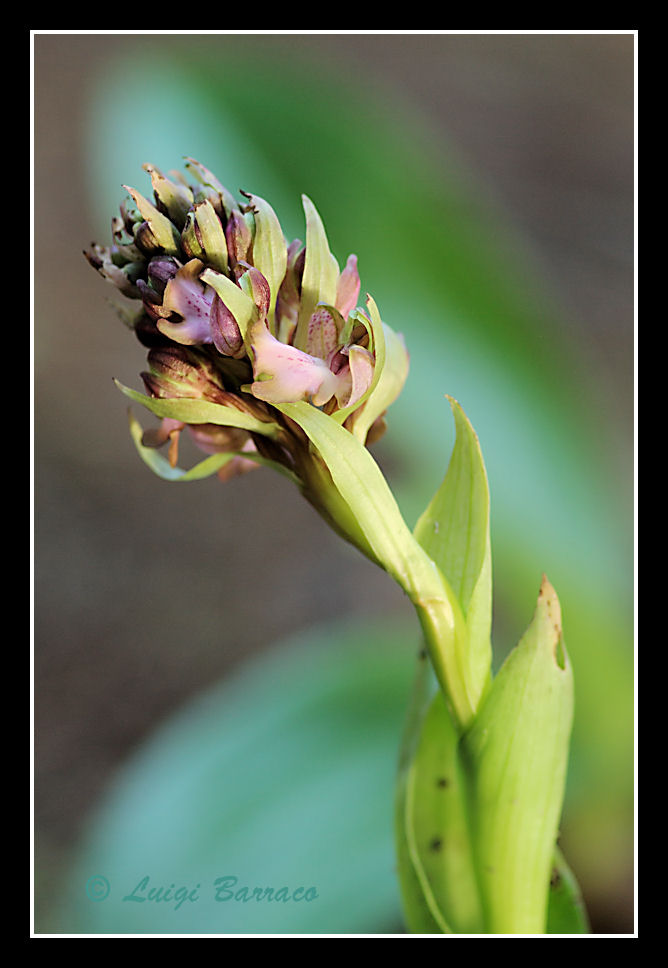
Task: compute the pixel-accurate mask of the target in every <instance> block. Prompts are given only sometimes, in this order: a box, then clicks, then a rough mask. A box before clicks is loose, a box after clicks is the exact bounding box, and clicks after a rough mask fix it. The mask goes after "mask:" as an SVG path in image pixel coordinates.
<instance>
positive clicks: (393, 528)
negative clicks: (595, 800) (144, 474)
mask: <svg viewBox="0 0 668 968" xmlns="http://www.w3.org/2000/svg"><path fill="white" fill-rule="evenodd" d="M145 168H146V170H147V171H148V172H149V174H150V176H151V182H152V187H153V194H154V201H153V202H151V201H149V200H148V199H146V198H145V197H144V196H142V195H141V194H140V193H139V192H137V191H136V190H135V189H128V191H129V192H130V195H131V198H132V202H133V204H131V205H130V204H126V205H124V206H122V208H121V217H120V218H117V219H115V220H114V221H113V222H112V233H113V243H112V245H111V246H110V247H107V248H105V247H101V246H93V247H92V248H91V249H90V250H89V251H88V252H87V253H86V255H87V257H88V259H89V261H90V262H91V264H92V265H93V266H94V267H95V268H96V269H97V270H98V271H99V272H100V273H101V275H103V276H104V277H105V278H106V279H107V280H108V281H110V282H112V283H113V284H114V285H115V286H116V287H117V288H118V289H119V290H120V291H121V293H122V294H123V296H125V297H127V298H128V299H131V300H132V299H134V300H135V301H136V302H137V303H138V305H139V307H140V308H139V309H138V312H136V313H134V314H133V313H129V312H128V311H127V309H122V310H121V312H122V316H123V318H124V319H125V320H126V322H128V324H129V325H130V326H131V327H132V328H133V329H134V331H135V333H136V335H137V336H138V338H139V339H140V341H141V342H142V343H143V344H144V346H145V347H146V348H147V350H148V356H147V369H146V370H145V371H144V372H143V373H142V374H141V375H142V379H143V382H144V385H145V388H146V390H147V392H148V395H144V394H141V393H138V392H137V391H136V390H132V389H129V388H127V387H124V386H122V385H121V384H118V385H119V387H120V389H121V390H122V392H123V393H124V394H125V395H126V396H128V397H129V398H130V399H131V400H133V401H134V402H137V403H139V404H141V405H143V406H144V407H146V408H147V409H148V410H149V411H151V412H152V413H153V414H154V415H155V416H157V417H159V418H160V419H161V423H160V425H159V426H158V427H157V428H155V427H154V428H150V429H148V430H143V429H142V427H141V426H140V424H139V423H138V422H137V420H136V419H135V418H134V417H133V416H132V415H131V416H130V432H131V436H132V439H133V440H134V443H135V445H136V447H137V450H138V452H139V454H140V456H141V458H142V459H143V460H144V461H145V463H146V464H147V465H148V466H149V467H150V468H151V469H152V470H153V471H154V472H155V473H156V474H157V475H158V476H159V477H161V478H163V479H164V480H168V481H178V482H188V481H195V480H201V479H202V478H205V477H209V476H211V475H213V474H217V475H218V476H219V477H220V478H221V479H226V478H227V477H230V476H232V475H233V474H238V473H243V472H245V471H248V470H251V469H253V468H257V467H259V466H263V467H267V468H273V469H275V470H278V471H279V472H281V473H282V474H284V475H286V476H287V477H288V478H289V479H291V480H292V481H294V482H295V484H296V485H297V486H298V487H299V488H300V490H301V491H302V493H303V494H304V496H305V497H306V498H307V500H308V501H309V502H310V503H311V504H312V505H313V506H314V507H315V508H316V509H317V511H318V512H319V513H320V514H321V516H322V517H323V518H324V519H325V520H326V521H327V522H328V523H329V524H330V526H331V527H332V528H333V529H334V530H335V531H336V532H337V533H339V534H340V535H341V536H342V537H344V538H345V539H346V540H347V541H349V542H351V543H352V544H353V545H355V546H356V547H357V548H358V549H359V550H360V551H361V552H362V553H363V554H365V555H366V556H367V557H368V558H369V559H371V560H372V561H373V562H375V563H376V564H378V565H379V566H380V567H381V568H383V569H384V570H385V571H386V572H387V573H388V574H389V575H390V576H392V578H393V579H394V580H395V581H396V582H397V583H398V584H399V585H400V586H401V588H402V589H403V590H404V591H405V593H406V594H407V596H408V597H409V599H410V601H411V602H412V603H413V605H414V607H415V610H416V614H417V616H418V619H419V621H420V625H421V628H422V632H423V635H424V641H425V645H426V649H424V650H423V651H421V653H420V657H419V659H418V671H417V676H416V688H415V695H414V699H413V703H412V706H411V709H410V711H409V716H408V720H407V725H406V731H405V738H404V743H403V747H402V752H401V757H400V766H399V777H398V784H397V792H396V814H395V817H396V844H397V856H398V874H399V880H400V883H401V890H402V897H403V901H404V908H405V915H406V922H407V926H408V928H409V930H410V931H413V932H416V933H425V934H444V933H457V934H478V933H480V934H507V933H526V934H541V933H545V932H548V931H549V932H552V933H556V932H559V931H565V932H575V933H577V932H582V931H584V930H586V923H585V919H584V917H583V914H582V908H581V905H580V902H579V898H578V895H577V890H576V886H575V882H574V879H573V877H572V875H571V873H570V872H569V871H568V868H567V867H566V865H565V862H564V861H563V859H562V858H561V857H560V856H559V855H558V854H557V853H556V848H555V843H556V836H557V827H558V823H559V816H560V812H561V805H562V799H563V792H564V782H565V775H566V765H567V758H568V743H569V737H570V729H571V721H572V707H573V683H572V673H571V668H570V664H569V661H568V657H567V655H566V652H565V649H564V645H563V641H562V631H561V615H560V609H559V602H558V599H557V596H556V593H555V591H554V589H552V587H551V586H550V584H549V582H548V581H547V579H544V580H543V583H542V585H541V590H540V594H539V597H538V604H537V608H536V613H535V615H534V618H533V621H532V622H531V624H530V626H529V628H528V630H527V632H526V634H525V635H524V637H523V638H522V640H521V642H520V643H519V645H518V646H517V648H516V649H515V650H514V651H513V652H512V653H511V654H510V656H509V657H508V658H507V660H506V662H505V663H504V664H503V666H502V668H501V670H500V671H499V673H498V675H496V676H495V677H494V676H493V675H492V649H491V625H492V557H491V546H490V500H489V488H488V482H487V475H486V472H485V467H484V463H483V459H482V454H481V450H480V444H479V441H478V438H477V436H476V434H475V432H474V430H473V428H472V427H471V424H470V423H469V421H468V419H467V418H466V416H465V414H464V412H463V410H462V408H461V407H460V405H459V404H458V403H457V402H456V401H455V400H452V399H451V400H450V403H451V407H452V411H453V414H454V419H455V428H456V441H455V446H454V450H453V453H452V458H451V460H450V464H449V467H448V470H447V473H446V475H445V477H444V479H443V482H442V483H441V485H440V487H439V488H438V489H437V491H436V493H435V495H434V497H433V499H432V500H431V502H430V503H429V505H428V507H427V508H426V509H425V511H424V513H423V514H422V515H421V517H420V519H419V520H418V522H417V525H416V526H415V529H414V531H411V530H410V529H409V527H408V526H407V524H406V523H405V521H404V519H403V517H402V514H401V511H400V509H399V507H398V505H397V503H396V501H395V498H394V495H393V494H392V491H391V490H390V487H389V485H388V483H387V481H386V480H385V478H384V476H383V474H382V472H381V470H380V468H379V467H378V465H377V464H376V462H375V460H374V459H373V457H372V455H371V453H370V451H369V450H368V449H367V445H369V444H370V443H372V442H373V441H374V440H376V439H377V438H378V436H379V435H380V434H381V433H382V432H383V431H384V428H385V424H384V420H383V418H384V414H385V411H386V410H387V408H388V407H389V406H390V405H391V403H392V402H393V401H394V400H395V399H396V397H397V396H398V394H399V393H400V391H401V389H402V387H403V384H404V381H405V379H406V376H407V372H408V354H407V352H406V347H405V346H404V343H403V339H402V338H401V337H400V336H399V335H398V334H396V333H394V332H393V331H392V330H391V329H390V328H389V327H388V326H387V325H386V324H385V323H383V321H382V319H381V315H380V313H379V310H378V307H377V306H376V303H375V301H374V300H373V298H372V297H371V296H366V298H365V300H364V307H361V306H358V299H359V295H360V280H359V275H358V270H357V259H356V257H355V256H349V257H348V259H347V261H346V264H345V266H344V268H343V270H341V269H340V267H339V263H338V262H337V261H336V259H335V258H334V256H333V255H332V253H331V251H330V248H329V243H328V240H327V235H326V232H325V228H324V225H323V223H322V220H321V218H320V216H319V214H318V212H317V211H316V209H315V207H314V205H313V203H312V202H311V201H310V199H308V198H307V197H306V196H303V198H302V201H303V207H304V212H305V219H306V244H305V245H303V244H302V243H301V242H300V241H299V240H295V241H293V242H291V243H290V244H288V243H287V241H286V240H285V238H284V236H283V233H282V230H281V226H280V223H279V220H278V218H277V216H276V213H275V212H274V210H273V208H272V207H271V206H270V205H269V203H268V202H266V201H265V200H264V199H262V198H259V197H258V196H257V195H252V194H248V193H244V201H243V202H237V201H236V200H235V199H234V198H233V196H232V195H231V194H230V193H229V192H227V190H226V189H225V188H224V187H223V186H222V184H221V183H220V182H219V181H218V179H217V178H216V177H215V176H214V175H213V174H212V173H211V172H209V171H208V169H206V168H204V166H202V165H201V164H199V162H196V161H194V160H193V159H188V161H187V166H186V168H187V171H188V173H189V175H190V176H191V179H192V181H191V182H189V181H188V179H187V178H186V177H184V176H183V175H181V174H178V173H170V174H171V175H172V177H167V176H165V175H163V174H162V173H161V172H160V171H159V170H158V169H156V168H154V167H153V166H150V165H147V166H145ZM186 429H187V430H188V431H189V433H190V434H191V435H192V437H193V439H194V440H195V443H196V444H197V445H198V446H199V447H200V449H201V450H202V451H203V452H204V453H205V454H207V455H208V456H207V457H205V458H204V459H202V460H201V461H200V462H199V463H198V464H196V465H195V467H192V468H190V469H189V470H184V469H181V468H180V467H179V466H178V449H179V439H180V434H181V433H182V432H183V431H184V430H186ZM163 446H164V447H166V448H167V456H166V457H165V456H163V454H162V453H161V452H160V448H162V447H163ZM555 871H556V874H555ZM551 884H552V888H551Z"/></svg>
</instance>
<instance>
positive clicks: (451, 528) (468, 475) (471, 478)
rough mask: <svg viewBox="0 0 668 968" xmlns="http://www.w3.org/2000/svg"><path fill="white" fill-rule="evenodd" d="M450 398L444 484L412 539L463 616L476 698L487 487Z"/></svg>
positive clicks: (483, 679) (488, 620) (488, 605)
mask: <svg viewBox="0 0 668 968" xmlns="http://www.w3.org/2000/svg"><path fill="white" fill-rule="evenodd" d="M448 399H449V400H450V406H451V407H452V412H453V415H454V418H455V426H456V438H455V446H454V449H453V452H452V456H451V458H450V464H449V466H448V470H447V473H446V475H445V478H444V480H443V483H442V484H441V486H440V487H439V489H438V491H437V492H436V494H435V495H434V497H433V498H432V500H431V502H430V504H429V506H428V507H427V508H426V510H425V511H424V512H423V514H422V515H421V517H420V519H419V520H418V522H417V524H416V526H415V531H414V534H415V537H416V538H417V540H418V541H419V542H420V544H421V545H422V547H423V548H424V549H425V551H426V552H427V554H428V555H429V556H430V557H431V558H433V559H434V561H435V562H436V564H437V565H438V566H439V568H440V569H441V571H442V572H443V574H444V575H445V577H446V578H447V579H448V582H449V583H450V587H451V588H452V590H453V592H454V593H455V595H456V596H457V598H458V600H459V604H460V605H461V608H462V611H463V613H464V615H465V616H466V624H467V628H468V632H469V646H470V651H469V654H468V656H467V660H468V663H469V681H470V682H472V683H474V688H475V691H476V694H477V699H476V703H475V704H476V706H477V701H478V699H479V698H480V696H481V695H482V693H483V691H484V689H485V687H486V686H487V684H488V682H489V677H490V673H491V663H492V645H491V626H492V565H491V546H490V531H489V485H488V483H487V473H486V471H485V465H484V462H483V458H482V453H481V451H480V442H479V441H478V437H477V435H476V433H475V431H474V429H473V427H472V426H471V424H470V422H469V420H468V419H467V417H466V415H465V413H464V411H463V410H462V408H461V406H460V405H459V403H457V401H456V400H453V399H452V397H449V398H448Z"/></svg>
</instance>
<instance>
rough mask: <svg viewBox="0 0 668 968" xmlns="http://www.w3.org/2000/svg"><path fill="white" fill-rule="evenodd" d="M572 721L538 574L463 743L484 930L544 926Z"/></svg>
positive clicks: (555, 623)
mask: <svg viewBox="0 0 668 968" xmlns="http://www.w3.org/2000/svg"><path fill="white" fill-rule="evenodd" d="M572 718H573V676H572V672H571V667H570V663H569V661H568V657H567V655H566V652H565V649H564V647H563V641H562V633H561V615H560V609H559V601H558V599H557V596H556V594H555V592H554V589H553V588H552V586H551V585H550V584H549V582H548V581H547V579H543V583H542V585H541V590H540V594H539V596H538V604H537V607H536V611H535V614H534V617H533V620H532V622H531V624H530V626H529V628H528V629H527V631H526V633H525V634H524V636H523V638H522V639H521V641H520V643H519V645H518V646H517V647H516V648H515V649H514V650H513V651H512V652H511V654H510V655H509V656H508V658H507V659H506V661H505V662H504V664H503V666H502V668H501V670H500V671H499V673H498V675H497V676H496V677H495V679H494V681H493V683H492V686H491V689H490V691H489V692H488V694H487V696H486V698H485V699H484V700H483V703H482V705H481V708H480V710H479V711H478V714H477V716H476V719H475V722H474V724H473V726H472V728H471V730H470V731H469V732H468V733H467V734H466V735H465V736H464V739H463V762H464V764H465V767H466V770H467V773H468V776H469V783H470V790H471V792H470V803H471V809H470V818H471V829H472V836H473V843H474V848H475V854H476V866H477V870H478V878H479V883H480V890H481V896H482V900H483V906H484V913H485V922H486V929H487V932H488V933H490V934H543V933H544V932H545V928H546V917H547V903H548V889H549V883H550V875H551V870H552V861H553V856H554V849H555V843H556V838H557V829H558V824H559V818H560V815H561V807H562V801H563V795H564V784H565V779H566V767H567V762H568V746H569V739H570V732H571V724H572Z"/></svg>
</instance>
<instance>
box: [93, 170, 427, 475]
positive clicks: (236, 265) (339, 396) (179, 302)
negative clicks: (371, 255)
mask: <svg viewBox="0 0 668 968" xmlns="http://www.w3.org/2000/svg"><path fill="white" fill-rule="evenodd" d="M144 168H145V170H146V171H147V172H148V173H149V175H150V178H151V182H152V188H153V201H150V200H149V199H148V198H146V197H144V196H143V195H141V194H140V193H139V192H138V191H136V190H135V189H134V188H129V187H127V186H125V187H126V189H127V191H128V193H129V196H130V197H129V198H128V199H127V201H126V202H125V203H124V204H123V205H122V206H121V210H120V217H116V218H115V219H113V221H112V237H113V241H112V244H111V245H110V246H107V247H104V246H100V245H96V244H94V245H92V246H91V248H90V249H89V250H88V251H86V252H85V255H86V257H87V259H88V261H89V262H90V263H91V265H93V267H94V268H95V269H97V270H98V272H99V273H100V274H101V275H102V276H103V277H104V278H105V279H107V280H108V281H109V282H111V283H113V284H114V285H115V286H116V288H117V289H118V290H119V291H120V293H121V294H122V295H123V296H124V297H127V299H129V300H135V305H137V307H138V308H137V311H136V312H128V309H127V307H128V306H129V305H131V304H128V303H125V307H124V308H123V309H122V315H123V316H124V318H125V319H126V321H128V322H129V323H130V325H131V326H132V328H133V329H134V331H135V333H136V335H137V336H138V338H139V340H140V341H141V342H142V343H143V344H144V346H146V347H147V348H148V370H147V371H146V372H144V373H142V379H143V381H144V384H145V387H146V390H147V391H148V394H149V397H150V399H151V400H160V401H184V400H198V401H201V402H205V403H208V404H212V405H217V406H218V408H219V410H211V408H210V409H209V410H207V411H206V413H208V414H211V413H216V414H218V416H217V417H216V420H215V422H207V421H205V420H204V419H203V418H202V417H201V416H197V417H196V419H190V418H189V416H188V414H189V413H190V411H188V413H185V412H183V413H182V412H181V411H178V413H179V415H180V416H178V417H176V416H173V415H170V416H163V419H162V423H161V425H160V427H159V428H157V429H154V430H150V431H146V432H144V434H143V438H142V445H143V446H144V447H151V448H153V447H160V446H162V445H163V444H168V443H169V450H168V453H169V462H170V464H171V465H172V466H175V465H176V462H177V460H178V442H179V435H180V434H181V432H182V431H183V430H184V429H185V428H186V427H187V428H188V429H189V430H190V432H191V433H192V436H193V438H194V440H195V442H196V444H197V445H198V447H200V448H201V449H202V450H203V451H205V452H207V453H209V454H216V453H225V454H229V455H230V458H232V457H233V459H231V460H230V461H229V462H227V463H226V464H225V465H224V467H222V468H221V470H220V475H221V477H225V476H230V475H231V474H233V473H237V472H240V471H244V470H247V469H250V468H252V467H255V466H257V462H258V460H259V461H260V462H264V463H266V462H268V461H271V462H274V463H277V464H279V465H281V466H282V467H284V468H286V469H288V470H289V471H290V472H291V473H293V474H295V475H296V476H297V479H298V480H299V481H300V482H301V483H303V478H304V475H303V474H301V473H300V468H301V467H303V460H304V453H303V452H304V448H305V447H307V441H306V440H305V438H304V434H303V433H302V432H301V431H300V429H299V427H298V426H297V425H295V424H294V422H293V421H291V420H290V418H289V417H287V416H286V415H285V414H284V413H283V412H282V411H281V409H280V406H281V405H282V404H290V403H294V402H296V401H307V402H308V403H310V404H312V405H313V406H315V407H317V408H319V409H321V410H322V411H324V412H325V413H326V414H328V415H330V416H331V417H332V418H333V419H335V420H336V421H337V422H338V423H340V424H341V425H343V426H344V427H345V428H346V429H347V430H348V431H350V432H351V433H353V434H354V435H355V436H356V437H357V438H358V439H359V440H360V441H361V442H362V443H363V444H367V443H370V442H372V441H373V440H375V439H376V438H377V437H378V436H379V435H380V434H381V433H382V431H383V429H384V423H383V414H384V412H385V410H386V409H387V407H388V406H389V404H390V403H391V402H392V401H393V400H394V398H395V397H396V396H397V394H398V393H399V391H400V390H401V387H402V385H403V382H404V380H405V377H406V373H407V367H408V357H407V354H406V350H405V348H404V345H403V340H402V339H401V337H399V336H397V335H396V334H395V333H393V332H392V331H391V330H390V329H389V327H387V326H386V325H385V324H384V323H382V322H381V321H380V317H379V315H378V310H377V309H376V306H375V303H374V302H373V300H372V299H371V298H370V297H367V300H366V310H363V309H361V308H359V307H358V306H357V301H358V298H359V293H360V279H359V275H358V270H357V258H356V256H354V255H351V256H350V257H349V258H348V260H347V262H346V264H345V266H344V268H343V270H342V271H341V270H340V269H339V265H338V263H337V261H336V259H335V258H334V256H333V255H332V254H331V252H330V249H329V244H328V241H327V236H326V233H325V230H324V227H323V224H322V221H321V219H320V216H319V215H318V212H317V211H316V209H315V207H314V205H313V203H312V202H311V201H310V199H308V198H307V197H306V196H303V199H302V200H303V206H304V212H305V216H306V242H305V244H302V242H301V241H299V240H295V241H293V242H292V243H290V244H288V243H287V242H286V239H285V237H284V235H283V232H282V230H281V226H280V223H279V221H278V218H277V217H276V214H275V212H274V210H273V209H272V207H271V206H270V205H269V204H268V203H267V202H266V201H265V200H264V199H262V198H260V197H259V196H257V195H251V194H245V193H243V197H244V200H243V201H242V202H237V201H236V200H235V199H234V197H233V196H232V195H231V194H230V193H229V192H228V191H227V190H226V189H225V187H224V186H223V185H222V184H221V183H220V182H219V181H218V179H217V178H216V177H215V176H214V175H213V174H212V173H211V172H210V171H209V170H208V169H207V168H205V167H204V166H203V165H201V164H200V163H199V162H197V161H195V160H194V159H187V160H186V172H187V174H186V175H183V174H181V173H178V172H170V173H169V175H170V177H167V176H166V175H164V174H163V173H162V172H161V171H159V170H158V169H157V168H155V167H153V166H152V165H145V166H144ZM150 409H153V410H154V412H156V413H161V411H160V410H159V408H156V407H152V408H150ZM176 412H177V411H174V413H176ZM199 413H200V411H198V414H199ZM230 413H232V414H234V419H231V420H229V421H228V420H226V419H225V417H224V414H230ZM221 415H222V416H221ZM238 415H242V416H243V418H244V419H241V417H239V416H238Z"/></svg>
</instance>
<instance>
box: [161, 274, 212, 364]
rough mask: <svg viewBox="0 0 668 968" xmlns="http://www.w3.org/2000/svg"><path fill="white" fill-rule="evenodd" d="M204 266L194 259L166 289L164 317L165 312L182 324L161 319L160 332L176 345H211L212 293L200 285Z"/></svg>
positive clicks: (163, 301)
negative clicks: (179, 319)
mask: <svg viewBox="0 0 668 968" xmlns="http://www.w3.org/2000/svg"><path fill="white" fill-rule="evenodd" d="M203 269H204V264H203V263H202V262H200V261H199V260H198V259H191V260H190V262H187V263H186V264H185V265H184V266H183V268H182V269H179V271H178V272H177V273H176V275H175V276H174V277H173V278H172V279H170V280H169V282H168V283H167V285H166V286H165V292H164V296H163V300H162V312H161V314H160V315H161V316H163V315H164V313H165V312H169V314H170V315H171V314H173V313H175V314H177V315H178V316H180V317H181V321H180V322H178V323H176V322H171V321H169V320H168V319H164V318H161V319H159V320H158V321H157V326H158V329H159V330H160V332H161V333H163V334H164V335H165V336H168V337H169V338H170V339H173V340H174V342H176V343H181V344H183V345H185V346H193V345H195V344H196V343H211V342H212V341H213V337H212V335H211V323H210V315H211V304H212V302H213V296H214V293H213V290H212V289H210V288H209V287H208V286H205V285H204V283H203V282H200V279H199V275H200V273H201V271H202V270H203Z"/></svg>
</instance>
